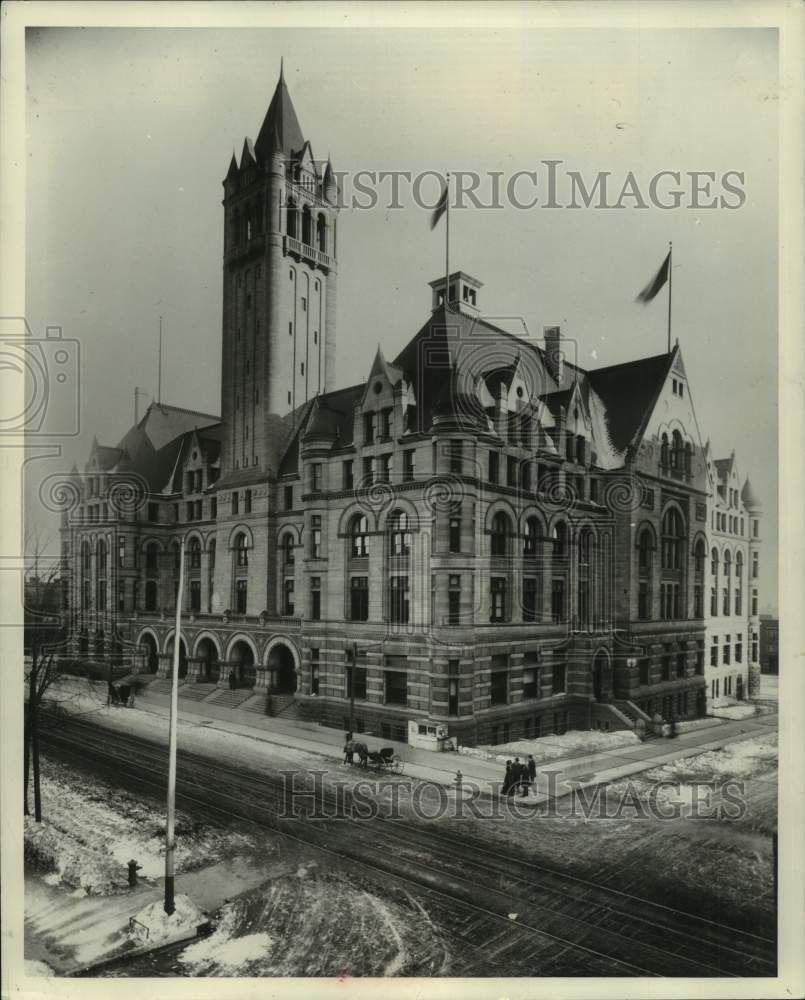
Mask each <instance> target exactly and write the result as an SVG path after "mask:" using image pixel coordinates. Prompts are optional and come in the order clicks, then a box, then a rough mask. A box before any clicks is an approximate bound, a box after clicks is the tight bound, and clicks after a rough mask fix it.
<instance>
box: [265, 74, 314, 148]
mask: <svg viewBox="0 0 805 1000" xmlns="http://www.w3.org/2000/svg"><path fill="white" fill-rule="evenodd" d="M304 145H305V139H304V136H303V135H302V129H301V128H300V127H299V119H298V118H297V117H296V112H295V111H294V107H293V104H292V103H291V96H290V94H289V93H288V88H287V87H286V86H285V76H284V74H283V71H282V65H280V78H279V80H278V81H277V87H276V89H275V91H274V96H273V97H272V98H271V103H270V104H269V106H268V111H267V112H266V116H265V118H264V119H263V124H262V125H261V127H260V133H259V135H258V136H257V142H256V143H255V144H254V148H255V152H256V153H257V156H258V158H259V159H260V160H261V161H263V160H265V159H266V158H267V157H268V156H270V154H271V153H284V154H285V155H286V156H289V155H290V154H291V153H298V152H299V151H300V150H301V149H302V147H303V146H304Z"/></svg>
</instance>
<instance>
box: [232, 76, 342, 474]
mask: <svg viewBox="0 0 805 1000" xmlns="http://www.w3.org/2000/svg"><path fill="white" fill-rule="evenodd" d="M223 186H224V199H223V206H224V268H223V272H224V273H223V283H224V288H223V337H222V365H221V372H222V376H221V377H222V386H221V417H222V423H223V425H224V426H223V431H224V434H223V441H222V469H221V472H222V474H224V475H226V474H228V473H230V472H233V471H235V470H239V469H244V468H253V467H254V468H256V469H258V470H260V471H261V472H266V473H269V474H270V473H274V472H276V464H277V461H278V456H277V455H276V441H277V439H278V436H279V435H278V427H277V425H278V422H279V421H280V419H281V418H282V417H284V416H285V415H286V414H288V413H290V412H291V411H293V410H295V409H296V408H297V407H299V406H301V405H302V404H303V403H306V402H307V401H308V400H310V399H313V398H314V397H315V396H317V395H318V394H319V393H321V392H326V391H328V390H330V389H331V388H332V380H333V378H334V375H335V306H336V214H337V211H338V206H337V202H338V188H337V184H336V179H335V173H334V171H333V168H332V164H331V163H330V161H329V160H328V161H327V163H326V164H323V163H321V162H317V161H316V160H315V159H314V157H313V150H312V148H311V145H310V143H309V142H308V141H306V140H305V138H304V136H303V133H302V130H301V128H300V126H299V120H298V119H297V117H296V112H295V111H294V107H293V104H292V103H291V98H290V95H289V93H288V88H287V86H286V84H285V79H284V76H283V73H282V69H280V78H279V81H278V83H277V87H276V89H275V91H274V96H273V97H272V99H271V103H270V105H269V108H268V111H267V113H266V116H265V119H264V121H263V124H262V126H261V128H260V132H259V134H258V136H257V142H256V143H254V144H252V141H251V139H248V138H247V139H246V140H245V141H244V143H243V149H242V151H241V154H240V162H239V163H238V161H237V159H236V157H235V155H234V154H233V156H232V160H231V162H230V164H229V170H228V172H227V175H226V178H225V179H224V182H223Z"/></svg>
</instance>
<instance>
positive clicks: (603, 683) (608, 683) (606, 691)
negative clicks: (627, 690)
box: [593, 649, 612, 702]
mask: <svg viewBox="0 0 805 1000" xmlns="http://www.w3.org/2000/svg"><path fill="white" fill-rule="evenodd" d="M593 697H594V698H595V700H596V701H599V702H607V701H609V700H610V698H611V697H612V672H611V670H610V667H609V653H607V651H606V650H605V649H601V650H599V651H598V652H597V653H596V654H595V656H594V658H593Z"/></svg>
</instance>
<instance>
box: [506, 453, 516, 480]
mask: <svg viewBox="0 0 805 1000" xmlns="http://www.w3.org/2000/svg"><path fill="white" fill-rule="evenodd" d="M517 466H518V462H517V459H516V458H513V457H512V456H511V455H509V457H508V458H507V459H506V485H507V486H516V485H517Z"/></svg>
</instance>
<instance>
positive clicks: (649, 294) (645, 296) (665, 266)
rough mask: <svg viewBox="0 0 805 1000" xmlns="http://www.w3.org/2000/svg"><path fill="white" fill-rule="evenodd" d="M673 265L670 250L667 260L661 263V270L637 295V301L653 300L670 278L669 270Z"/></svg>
mask: <svg viewBox="0 0 805 1000" xmlns="http://www.w3.org/2000/svg"><path fill="white" fill-rule="evenodd" d="M670 265H671V251H670V250H669V251H668V253H667V255H666V257H665V260H664V261H663V262H662V264H661V265H660V269H659V271H657V273H656V274H655V276H654V277H653V278H652V279H651V281H650V282H649V283H648V284H647V285H646V287H645V288H644V289H643V291H642V292H641V293H640V294H639V295H638V296H637V298H636V299H635V302H642V303H644V304H645V303H646V302H651V300H652V299H653V298H654V297H655V296H656V294H657V292H659V290H660V289H661V288H662V286H663V285H664V284H665V282H666V281H667V280H668V271H669V268H670Z"/></svg>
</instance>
